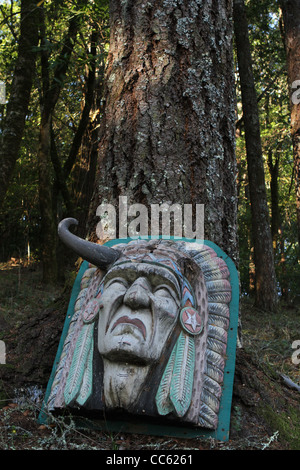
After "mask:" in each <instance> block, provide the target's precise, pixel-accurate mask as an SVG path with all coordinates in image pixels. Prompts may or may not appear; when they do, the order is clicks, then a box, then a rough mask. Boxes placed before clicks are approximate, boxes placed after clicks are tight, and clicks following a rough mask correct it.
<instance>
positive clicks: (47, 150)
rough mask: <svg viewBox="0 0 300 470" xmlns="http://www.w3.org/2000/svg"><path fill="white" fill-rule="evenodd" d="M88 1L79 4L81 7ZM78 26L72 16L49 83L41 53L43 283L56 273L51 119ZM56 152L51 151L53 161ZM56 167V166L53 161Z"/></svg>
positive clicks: (44, 53)
mask: <svg viewBox="0 0 300 470" xmlns="http://www.w3.org/2000/svg"><path fill="white" fill-rule="evenodd" d="M86 3H87V0H83V1H82V2H81V4H82V6H84V5H85V4H86ZM40 24H41V35H42V40H45V39H46V36H45V18H44V12H43V11H42V12H41V15H40ZM80 24H81V20H80V17H78V16H73V17H72V18H71V19H70V21H69V27H68V30H67V32H66V35H65V38H64V40H63V46H62V49H61V52H60V56H59V59H58V61H57V64H58V65H57V67H56V69H55V71H54V77H53V79H52V81H51V83H50V78H49V63H48V52H47V48H44V49H43V50H42V51H41V64H42V77H43V93H42V98H41V125H40V137H39V149H38V164H39V200H40V212H41V246H42V262H43V281H44V282H47V283H55V282H56V280H57V277H58V269H57V255H56V253H57V223H56V222H57V221H56V215H55V211H54V209H53V201H52V161H51V132H52V115H53V111H54V109H55V106H56V103H57V101H58V99H59V95H60V92H61V88H62V84H63V81H64V79H65V76H66V73H67V70H68V67H69V62H70V57H71V54H72V52H73V49H74V45H75V41H76V36H77V33H78V30H79V26H80ZM54 156H55V149H52V158H53V157H54ZM55 164H57V165H59V162H58V161H57V160H56V162H55Z"/></svg>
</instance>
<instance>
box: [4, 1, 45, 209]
mask: <svg viewBox="0 0 300 470" xmlns="http://www.w3.org/2000/svg"><path fill="white" fill-rule="evenodd" d="M20 24H21V26H20V36H19V49H18V59H17V63H16V68H15V71H14V76H13V82H12V86H11V94H10V98H9V102H8V105H7V113H6V118H5V124H4V129H3V134H2V138H1V142H0V143H1V145H0V207H1V206H2V204H3V200H4V198H5V195H6V192H7V189H8V186H9V183H10V180H11V177H12V174H13V171H14V168H15V163H16V161H17V159H18V157H19V150H20V146H21V141H22V136H23V130H24V125H25V117H26V114H27V111H28V105H29V99H30V92H31V87H32V81H33V76H34V72H35V60H36V52H35V50H34V47H36V46H37V44H38V24H39V22H38V7H37V2H36V1H33V0H22V1H21V23H20Z"/></svg>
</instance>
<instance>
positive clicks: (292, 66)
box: [280, 0, 300, 256]
mask: <svg viewBox="0 0 300 470" xmlns="http://www.w3.org/2000/svg"><path fill="white" fill-rule="evenodd" d="M280 6H281V10H282V17H283V23H284V40H285V48H286V54H287V71H288V85H289V91H290V107H291V137H292V143H293V153H294V179H295V190H296V211H297V227H298V243H299V249H300V98H299V95H300V90H299V86H300V2H299V0H281V1H280ZM299 256H300V251H299Z"/></svg>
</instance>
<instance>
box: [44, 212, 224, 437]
mask: <svg viewBox="0 0 300 470" xmlns="http://www.w3.org/2000/svg"><path fill="white" fill-rule="evenodd" d="M72 221H73V219H72ZM72 223H73V222H72ZM69 224H70V221H69V222H66V223H65V225H64V227H62V228H61V231H63V236H62V238H63V239H64V241H65V242H66V237H68V226H69ZM71 237H72V242H71V244H72V248H73V249H75V251H77V252H78V253H79V254H80V251H81V248H80V249H78V246H77V240H76V238H77V237H75V236H74V235H71ZM74 237H75V238H74ZM83 242H84V241H83ZM67 243H68V242H67ZM80 243H81V241H80V242H79V244H80ZM84 243H89V242H84ZM92 245H94V244H91V245H89V246H88V248H87V247H86V246H85V247H84V250H85V251H84V256H85V259H87V260H88V261H89V262H90V264H88V266H87V269H86V271H85V273H84V275H83V277H82V280H81V286H80V290H79V293H78V295H77V299H76V303H75V307H74V313H73V315H72V319H71V321H70V323H69V326H68V331H67V334H66V336H65V339H64V344H63V347H62V352H61V354H60V358H59V362H58V365H57V367H56V371H55V376H54V379H53V382H52V385H51V391H50V393H49V397H48V400H47V408H48V410H49V411H52V410H59V409H64V408H66V407H70V408H73V409H81V410H91V411H94V412H99V413H101V412H105V413H112V414H122V413H125V414H130V415H137V416H141V415H142V416H148V417H156V418H159V419H165V420H167V421H170V422H180V423H188V424H191V425H196V426H201V427H204V428H208V429H216V427H217V425H218V414H219V408H220V400H221V396H222V384H223V378H224V368H225V363H226V348H227V332H228V328H229V316H230V309H229V304H230V301H231V295H232V286H231V283H230V272H229V269H228V266H227V264H226V262H225V261H224V260H223V259H222V258H220V257H219V256H217V254H216V252H215V251H214V250H213V249H212V248H211V247H209V246H207V245H205V244H199V243H194V242H190V243H189V242H186V241H171V240H135V241H130V242H129V243H124V244H116V245H114V248H113V249H111V248H110V249H109V250H113V251H108V252H107V253H108V255H109V256H108V259H106V258H105V256H106V255H107V253H105V254H104V255H103V253H100V252H97V253H96V256H94V254H93V255H92V256H94V258H93V259H92V258H91V255H90V254H91V253H92V252H93V253H94V252H95V247H94V246H92ZM69 246H70V244H69ZM99 247H100V245H97V247H96V251H97V250H99ZM101 248H103V247H101ZM99 259H100V261H99Z"/></svg>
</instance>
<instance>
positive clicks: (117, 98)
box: [89, 0, 238, 261]
mask: <svg viewBox="0 0 300 470" xmlns="http://www.w3.org/2000/svg"><path fill="white" fill-rule="evenodd" d="M231 7H232V5H231V2H225V1H221V2H219V5H218V9H215V8H214V7H213V6H212V4H211V3H209V2H205V3H203V4H201V6H200V4H199V2H197V1H189V2H188V3H184V4H179V3H177V2H166V1H163V0H160V1H158V2H148V3H147V4H145V3H144V2H142V1H140V0H138V1H135V2H131V1H130V2H114V1H111V2H110V49H109V54H108V62H107V71H106V79H105V83H106V91H105V103H106V107H105V121H104V123H103V125H102V133H101V140H100V146H99V149H100V156H99V165H98V172H97V176H96V189H95V195H94V201H93V204H92V206H91V220H90V223H89V226H90V229H91V230H94V228H95V223H96V221H98V219H96V217H95V216H96V208H97V206H98V205H99V204H100V203H101V202H107V201H108V202H110V203H112V204H115V207H118V203H119V201H118V198H119V196H121V195H123V196H127V197H128V204H131V203H143V204H145V205H147V206H148V207H149V206H150V204H154V203H157V204H160V203H163V202H169V203H175V202H178V203H181V204H183V203H189V204H194V207H195V204H197V203H199V204H200V203H202V204H204V205H205V236H206V238H208V239H210V240H212V241H213V242H215V243H217V244H218V245H219V246H220V247H221V248H223V249H224V250H225V251H226V252H227V253H228V255H230V256H231V257H232V258H233V259H234V260H235V261H237V259H238V254H237V236H236V216H237V198H236V163H235V153H234V78H233V67H232V23H231V21H230V16H231V13H232V10H231Z"/></svg>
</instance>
